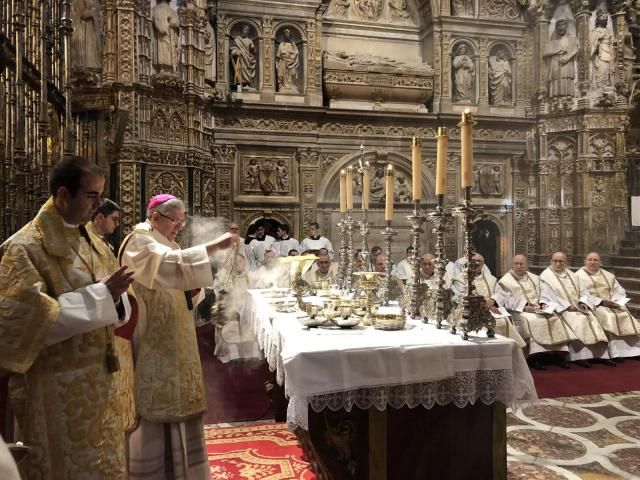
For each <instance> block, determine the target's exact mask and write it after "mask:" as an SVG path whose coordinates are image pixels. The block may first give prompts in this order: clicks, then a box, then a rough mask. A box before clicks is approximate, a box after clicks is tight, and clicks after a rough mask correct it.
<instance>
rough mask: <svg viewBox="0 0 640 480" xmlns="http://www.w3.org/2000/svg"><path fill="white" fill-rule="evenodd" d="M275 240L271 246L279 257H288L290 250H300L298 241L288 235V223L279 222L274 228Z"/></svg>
mask: <svg viewBox="0 0 640 480" xmlns="http://www.w3.org/2000/svg"><path fill="white" fill-rule="evenodd" d="M276 236H277V237H278V238H276V242H275V244H273V245H272V246H271V248H272V249H273V250H275V251H276V253H277V254H278V256H279V257H288V256H289V252H290V251H291V250H296V251H297V252H300V243H299V242H298V240H296V239H295V238H293V237H291V236H289V225H287V224H286V223H283V224H281V225H280V226H279V227H278V228H277V229H276Z"/></svg>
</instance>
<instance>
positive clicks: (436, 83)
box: [432, 31, 444, 113]
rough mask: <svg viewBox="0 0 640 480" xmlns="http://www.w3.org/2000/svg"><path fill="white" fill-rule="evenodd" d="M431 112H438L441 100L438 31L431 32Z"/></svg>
mask: <svg viewBox="0 0 640 480" xmlns="http://www.w3.org/2000/svg"><path fill="white" fill-rule="evenodd" d="M433 45H434V48H433V73H434V75H433V101H432V103H433V107H432V110H433V113H438V112H440V102H441V100H442V58H443V55H444V54H443V48H442V38H441V35H440V32H439V31H434V32H433Z"/></svg>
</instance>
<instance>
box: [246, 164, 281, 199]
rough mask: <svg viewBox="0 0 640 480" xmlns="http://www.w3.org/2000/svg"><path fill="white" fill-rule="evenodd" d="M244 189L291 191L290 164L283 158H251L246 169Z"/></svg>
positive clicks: (253, 191) (251, 190) (269, 191)
mask: <svg viewBox="0 0 640 480" xmlns="http://www.w3.org/2000/svg"><path fill="white" fill-rule="evenodd" d="M244 173H245V175H244V191H245V192H246V193H256V192H258V193H259V192H262V193H263V194H265V195H269V194H271V193H276V192H277V193H289V191H290V186H289V182H290V177H289V164H288V161H287V160H286V159H283V158H269V157H266V158H255V157H254V158H250V159H249V160H248V162H247V163H246V164H245V169H244Z"/></svg>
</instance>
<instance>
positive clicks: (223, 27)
mask: <svg viewBox="0 0 640 480" xmlns="http://www.w3.org/2000/svg"><path fill="white" fill-rule="evenodd" d="M228 30H229V19H228V18H227V17H226V15H218V21H217V23H216V62H217V67H216V77H217V80H216V88H217V89H219V90H220V91H221V92H222V93H223V94H225V93H226V92H227V90H228V89H229V83H228V79H229V65H228V63H229V62H228V58H229V57H228V52H229V39H228V38H227V37H228V35H229V32H228Z"/></svg>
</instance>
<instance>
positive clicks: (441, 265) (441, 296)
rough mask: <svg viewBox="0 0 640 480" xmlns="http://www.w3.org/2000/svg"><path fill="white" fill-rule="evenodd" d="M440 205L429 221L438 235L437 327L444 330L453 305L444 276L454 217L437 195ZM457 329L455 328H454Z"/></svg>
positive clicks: (436, 260) (442, 198)
mask: <svg viewBox="0 0 640 480" xmlns="http://www.w3.org/2000/svg"><path fill="white" fill-rule="evenodd" d="M437 197H438V205H437V206H436V209H435V210H434V211H433V212H431V213H429V215H428V216H427V220H428V221H429V222H430V223H431V224H432V225H433V233H435V234H436V259H435V261H434V262H433V263H435V264H436V272H435V273H436V278H437V280H438V281H437V285H438V290H437V293H436V326H437V328H442V322H443V321H444V320H445V319H446V318H447V317H448V316H449V313H450V312H451V309H452V307H453V305H452V296H453V295H452V292H451V290H450V289H446V288H444V284H445V281H444V276H445V272H446V266H447V258H446V245H445V239H444V238H445V232H446V230H447V223H448V222H449V221H450V220H451V217H452V215H451V214H450V213H448V212H446V211H445V209H444V195H437ZM452 328H453V329H455V326H453V327H452Z"/></svg>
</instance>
